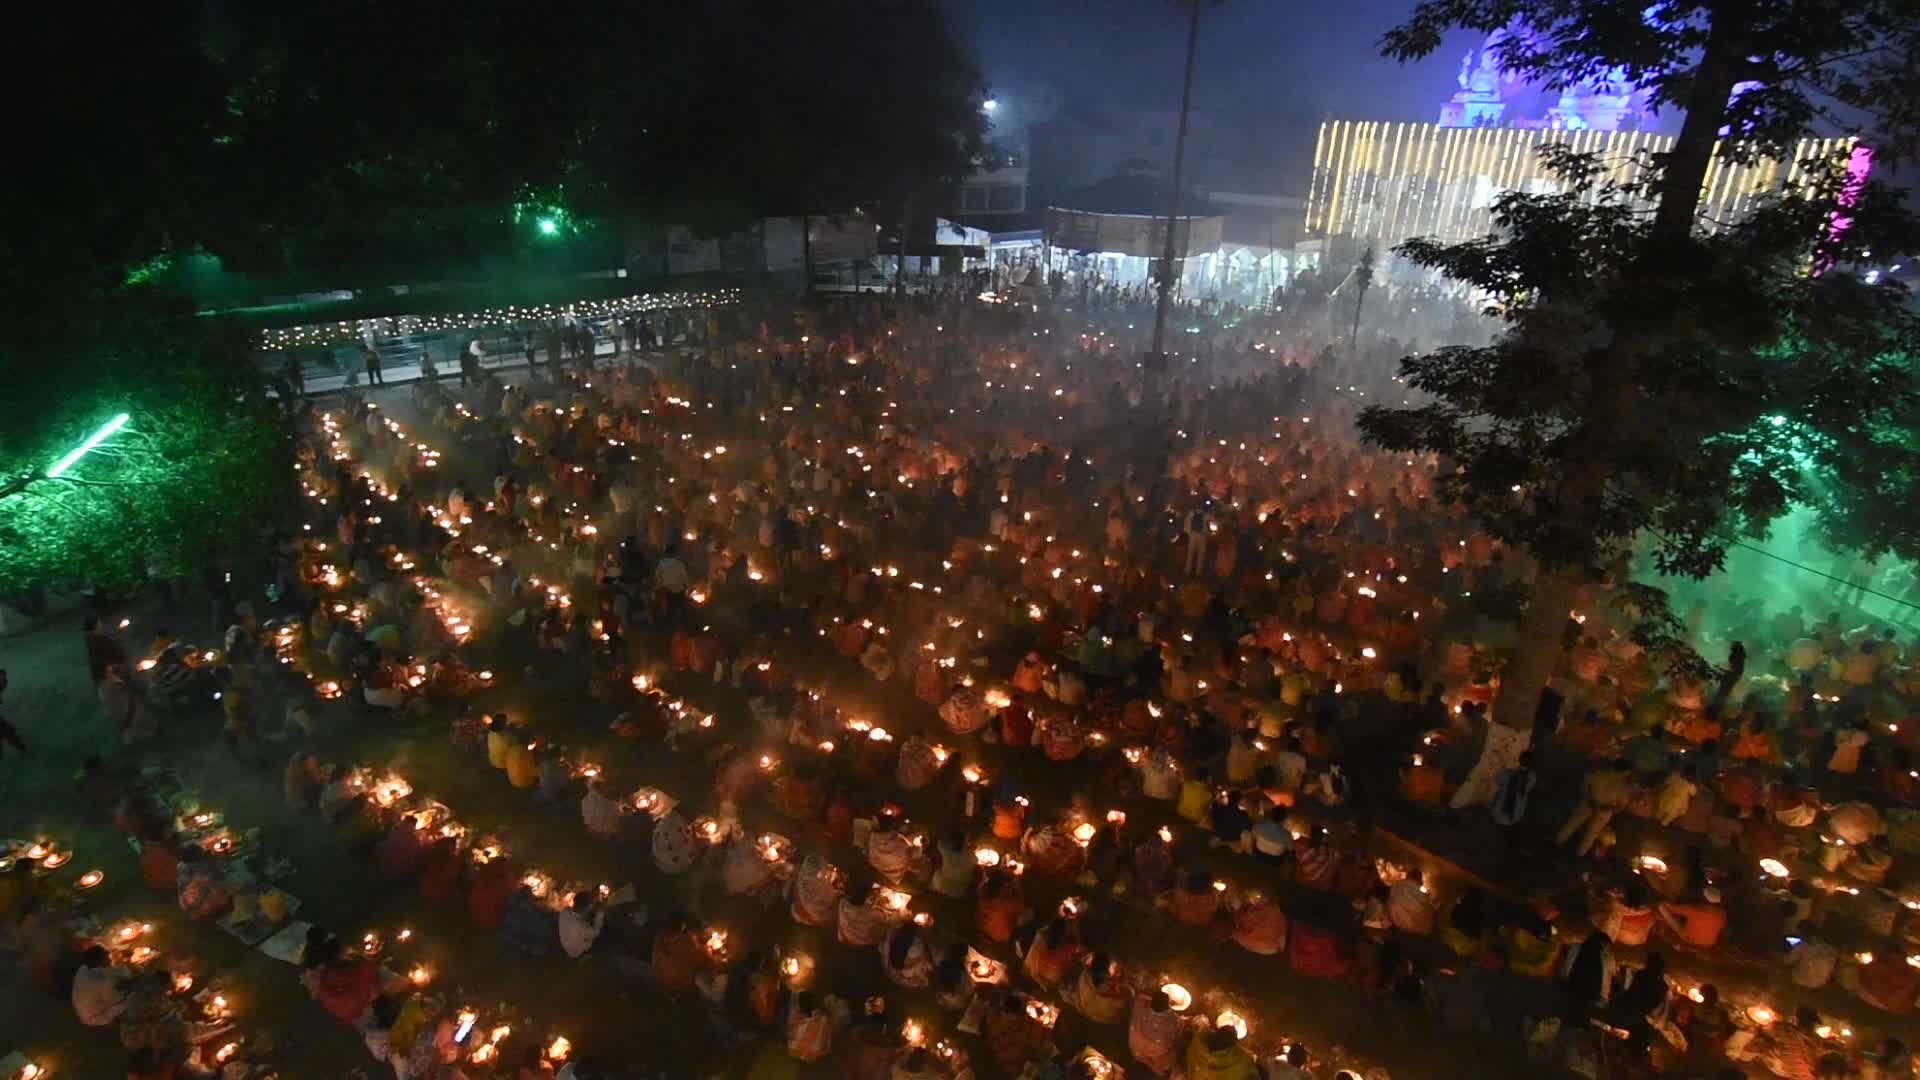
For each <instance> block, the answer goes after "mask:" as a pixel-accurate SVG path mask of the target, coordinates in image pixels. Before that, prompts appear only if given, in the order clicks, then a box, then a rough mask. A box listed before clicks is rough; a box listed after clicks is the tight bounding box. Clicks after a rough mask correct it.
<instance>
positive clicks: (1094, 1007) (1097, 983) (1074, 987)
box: [1060, 952, 1133, 1024]
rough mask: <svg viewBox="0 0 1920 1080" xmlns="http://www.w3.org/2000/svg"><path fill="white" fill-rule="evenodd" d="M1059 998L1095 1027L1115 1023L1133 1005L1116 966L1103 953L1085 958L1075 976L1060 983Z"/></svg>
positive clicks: (1131, 993)
mask: <svg viewBox="0 0 1920 1080" xmlns="http://www.w3.org/2000/svg"><path fill="white" fill-rule="evenodd" d="M1060 997H1061V999H1062V1000H1064V1001H1065V1002H1066V1003H1067V1004H1068V1005H1070V1006H1072V1007H1073V1008H1074V1010H1075V1011H1077V1012H1079V1013H1080V1015H1082V1016H1084V1017H1086V1018H1087V1019H1088V1020H1091V1021H1093V1022H1094V1023H1096V1024H1117V1023H1119V1022H1120V1021H1121V1020H1123V1019H1125V1018H1126V1015H1127V1009H1128V1008H1129V1007H1130V1006H1131V1005H1132V1004H1133V990H1132V988H1131V987H1129V986H1128V985H1127V982H1126V980H1125V979H1123V978H1121V976H1120V971H1119V965H1118V964H1116V963H1115V962H1114V961H1113V958H1112V957H1110V956H1108V955H1107V954H1106V953H1104V952H1094V953H1092V954H1090V955H1089V956H1088V957H1087V959H1086V961H1085V962H1084V963H1082V964H1081V965H1080V971H1079V973H1078V974H1077V975H1076V976H1075V977H1073V978H1072V979H1070V980H1068V981H1067V982H1066V983H1065V984H1063V986H1062V989H1061V992H1060Z"/></svg>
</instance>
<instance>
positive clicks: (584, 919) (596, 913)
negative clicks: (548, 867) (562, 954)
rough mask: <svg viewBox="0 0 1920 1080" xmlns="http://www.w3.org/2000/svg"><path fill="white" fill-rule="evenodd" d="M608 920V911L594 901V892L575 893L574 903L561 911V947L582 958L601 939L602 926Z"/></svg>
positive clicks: (576, 957) (572, 955)
mask: <svg viewBox="0 0 1920 1080" xmlns="http://www.w3.org/2000/svg"><path fill="white" fill-rule="evenodd" d="M606 922H607V913H606V912H605V911H603V910H601V909H600V908H599V906H598V905H597V904H595V903H594V902H593V894H592V893H589V892H585V891H582V892H577V893H574V894H573V903H572V904H571V905H569V906H568V907H567V909H566V910H565V911H562V912H561V913H560V947H561V948H562V949H565V950H566V952H567V955H568V956H570V957H572V958H573V959H575V960H578V959H580V958H581V957H583V956H585V955H587V950H589V949H591V948H593V943H594V942H595V941H598V940H599V938H600V928H601V927H603V926H605V925H606Z"/></svg>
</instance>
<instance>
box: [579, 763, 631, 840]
mask: <svg viewBox="0 0 1920 1080" xmlns="http://www.w3.org/2000/svg"><path fill="white" fill-rule="evenodd" d="M580 821H581V824H583V825H585V826H586V827H587V829H588V831H590V832H592V833H594V834H595V835H598V836H618V835H619V834H620V830H621V828H622V827H623V826H624V825H625V823H626V813H625V811H624V810H622V808H621V806H620V803H619V802H618V801H617V800H615V799H614V798H612V797H611V796H610V795H609V794H608V788H607V782H606V780H605V778H603V777H597V776H596V777H594V778H593V779H592V780H591V781H589V782H588V783H587V793H586V794H585V795H583V796H581V797H580Z"/></svg>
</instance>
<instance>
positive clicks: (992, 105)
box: [980, 98, 1000, 113]
mask: <svg viewBox="0 0 1920 1080" xmlns="http://www.w3.org/2000/svg"><path fill="white" fill-rule="evenodd" d="M980 108H981V109H983V110H984V111H986V112H989V113H991V112H994V111H995V110H997V109H999V108H1000V103H999V102H998V101H995V100H994V99H992V98H988V99H987V100H985V101H983V102H981V103H980Z"/></svg>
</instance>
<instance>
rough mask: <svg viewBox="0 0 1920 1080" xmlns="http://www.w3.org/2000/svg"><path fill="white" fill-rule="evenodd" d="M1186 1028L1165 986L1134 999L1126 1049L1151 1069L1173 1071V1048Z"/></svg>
mask: <svg viewBox="0 0 1920 1080" xmlns="http://www.w3.org/2000/svg"><path fill="white" fill-rule="evenodd" d="M1185 1032H1186V1023H1185V1021H1183V1020H1181V1018H1180V1014H1179V1013H1177V1012H1174V1011H1173V1003H1172V1001H1171V1000H1170V999H1169V998H1168V997H1167V992H1166V991H1165V990H1164V989H1161V990H1155V991H1153V992H1152V993H1150V994H1140V995H1138V996H1137V997H1135V998H1134V999H1133V1011H1132V1013H1131V1016H1130V1018H1129V1019H1128V1021H1127V1052H1128V1053H1131V1054H1132V1055H1133V1059H1134V1060H1135V1061H1137V1062H1139V1063H1140V1064H1141V1066H1142V1067H1144V1068H1145V1069H1146V1070H1147V1071H1148V1072H1150V1073H1152V1074H1153V1075H1155V1076H1166V1075H1167V1074H1168V1073H1170V1072H1172V1071H1173V1059H1174V1052H1175V1050H1177V1049H1178V1048H1179V1046H1180V1037H1181V1036H1182V1035H1183V1034H1185Z"/></svg>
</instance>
